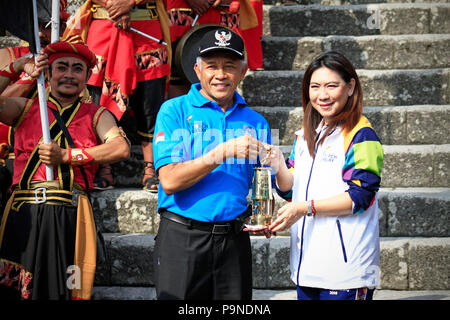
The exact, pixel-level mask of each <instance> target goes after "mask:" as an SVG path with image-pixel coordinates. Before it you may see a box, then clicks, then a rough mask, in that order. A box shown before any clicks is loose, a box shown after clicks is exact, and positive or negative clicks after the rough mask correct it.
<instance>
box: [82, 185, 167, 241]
mask: <svg viewBox="0 0 450 320" xmlns="http://www.w3.org/2000/svg"><path fill="white" fill-rule="evenodd" d="M91 199H92V204H93V207H94V208H95V210H94V212H95V216H96V222H97V225H98V227H99V228H100V230H102V231H103V232H121V233H142V232H145V233H156V232H157V230H158V227H159V215H158V214H157V206H158V203H157V194H153V193H149V192H147V191H144V190H126V189H113V190H109V191H108V192H93V193H92V194H91Z"/></svg>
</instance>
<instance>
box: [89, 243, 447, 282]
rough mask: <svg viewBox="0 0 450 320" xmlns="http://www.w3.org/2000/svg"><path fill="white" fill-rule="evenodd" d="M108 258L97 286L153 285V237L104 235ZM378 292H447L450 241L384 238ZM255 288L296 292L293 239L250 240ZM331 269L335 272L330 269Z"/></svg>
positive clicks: (99, 272)
mask: <svg viewBox="0 0 450 320" xmlns="http://www.w3.org/2000/svg"><path fill="white" fill-rule="evenodd" d="M104 238H105V244H106V245H105V247H106V250H107V259H106V260H105V261H104V262H103V263H99V264H98V266H97V271H96V278H95V286H126V287H142V286H145V287H148V286H153V285H154V279H153V272H154V268H153V261H152V259H153V250H154V246H155V240H154V235H152V234H125V235H124V234H105V235H104ZM380 243H381V255H380V285H379V288H380V289H390V290H448V289H449V288H450V279H449V277H448V265H449V263H450V238H381V241H380ZM251 244H252V255H253V287H254V288H255V289H256V288H258V289H271V288H272V289H273V288H278V289H279V288H293V287H294V286H295V284H294V283H293V282H292V281H291V280H290V274H289V247H290V239H289V237H284V236H277V237H273V238H271V239H266V238H265V237H258V236H252V237H251ZM330 268H331V267H330Z"/></svg>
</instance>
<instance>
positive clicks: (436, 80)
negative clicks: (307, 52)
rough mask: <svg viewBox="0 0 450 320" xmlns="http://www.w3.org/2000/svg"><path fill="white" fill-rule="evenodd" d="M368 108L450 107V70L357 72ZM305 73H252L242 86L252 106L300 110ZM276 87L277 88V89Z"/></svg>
mask: <svg viewBox="0 0 450 320" xmlns="http://www.w3.org/2000/svg"><path fill="white" fill-rule="evenodd" d="M356 71H357V73H358V76H359V79H360V82H361V86H362V89H363V96H364V105H365V106H396V105H397V106H401V105H423V104H437V105H441V104H450V69H449V68H441V69H426V70H419V69H410V70H406V69H396V70H367V69H357V70H356ZM303 74H304V72H303V71H287V70H284V71H251V72H248V73H247V75H246V77H245V78H244V80H243V81H242V82H241V84H240V86H239V92H240V93H241V95H242V96H243V97H245V100H246V101H247V103H248V104H249V105H250V106H298V107H299V106H301V92H302V78H303ZM274 84H276V85H274Z"/></svg>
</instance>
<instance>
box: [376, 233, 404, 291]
mask: <svg viewBox="0 0 450 320" xmlns="http://www.w3.org/2000/svg"><path fill="white" fill-rule="evenodd" d="M408 246H409V245H408V239H394V238H387V239H381V240H380V250H381V252H380V282H381V285H380V287H381V288H383V289H396V290H405V289H408V255H407V253H408V252H407V251H408Z"/></svg>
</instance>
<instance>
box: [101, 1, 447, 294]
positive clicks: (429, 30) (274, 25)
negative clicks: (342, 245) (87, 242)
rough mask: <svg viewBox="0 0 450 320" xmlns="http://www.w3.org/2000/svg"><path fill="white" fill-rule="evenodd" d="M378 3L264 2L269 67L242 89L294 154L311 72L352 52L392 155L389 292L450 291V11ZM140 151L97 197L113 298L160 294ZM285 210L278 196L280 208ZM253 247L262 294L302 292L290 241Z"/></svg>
mask: <svg viewBox="0 0 450 320" xmlns="http://www.w3.org/2000/svg"><path fill="white" fill-rule="evenodd" d="M376 2H380V1H377V0H366V1H365V0H351V1H348V2H342V1H334V0H331V1H322V3H321V2H320V0H301V4H298V5H282V4H280V3H276V2H274V1H271V0H264V36H263V39H262V43H263V50H264V71H254V72H249V73H248V74H247V76H246V78H245V79H244V81H243V83H242V84H241V86H240V88H239V91H240V93H241V94H242V95H243V96H244V97H245V99H246V100H247V102H248V104H249V105H250V106H252V108H253V109H255V110H256V111H258V112H260V113H261V114H263V115H264V116H265V117H266V119H267V120H268V121H269V123H270V125H271V128H272V135H273V139H274V141H275V142H278V145H280V146H281V147H282V149H283V151H284V152H285V154H286V155H287V154H288V153H289V152H290V147H291V144H292V142H293V138H294V132H295V131H296V130H297V129H298V128H299V127H300V124H301V120H302V113H303V112H302V108H301V104H300V101H301V99H300V93H301V79H302V76H303V70H304V69H305V68H306V67H307V65H308V64H309V62H310V61H311V60H312V58H313V57H315V56H317V55H318V54H320V53H322V52H324V51H327V50H339V51H341V52H343V53H344V54H346V56H347V57H348V58H349V59H350V60H351V61H352V63H353V64H354V65H355V67H356V69H357V72H358V74H359V76H360V80H361V83H362V85H363V90H364V101H365V109H364V114H365V115H366V116H367V117H368V118H369V120H370V121H371V123H372V124H373V126H374V128H375V130H376V131H377V133H378V134H379V136H380V138H381V140H382V143H383V147H384V151H385V161H384V168H383V172H382V188H381V190H380V192H379V206H380V212H379V213H380V235H381V283H380V285H379V289H390V290H449V289H450V279H449V276H450V268H449V265H450V175H449V170H450V129H449V125H450V4H449V3H448V1H447V2H441V3H438V2H436V1H433V2H431V3H430V2H427V3H407V2H401V3H385V2H384V1H383V3H376ZM132 121H133V120H132V119H128V120H127V119H125V124H124V125H125V126H126V125H127V124H128V125H129V126H130V127H132V126H133V123H132ZM132 140H133V137H132ZM132 154H133V155H132V157H131V159H130V160H128V161H126V162H124V163H119V164H116V165H114V169H115V171H116V173H117V174H118V175H117V182H118V184H119V188H117V189H115V190H111V191H105V192H98V193H94V194H93V203H94V207H95V208H96V219H97V221H98V223H99V225H100V226H101V228H102V230H103V231H104V234H105V238H106V242H107V244H108V254H109V257H108V260H107V263H105V264H104V265H102V266H101V267H100V268H99V269H100V270H99V272H98V274H97V278H96V286H98V287H96V295H97V297H98V298H101V299H111V298H112V299H114V298H124V299H125V298H126V297H130V295H131V297H132V298H134V299H136V298H144V299H153V298H154V296H155V294H154V289H153V287H152V286H153V278H152V272H153V267H152V252H153V247H154V233H155V232H156V230H157V228H158V223H159V217H158V216H157V214H156V208H157V197H156V196H155V195H152V194H149V193H146V192H144V191H140V190H137V189H136V187H138V186H139V181H140V178H141V172H140V170H136V168H139V167H142V164H141V160H142V155H141V152H140V147H139V146H137V145H135V146H133V150H132ZM283 203H284V200H282V199H280V198H278V197H277V207H279V206H281V205H283ZM252 248H253V268H254V279H253V285H254V288H255V289H256V288H257V289H280V288H293V287H294V284H293V283H292V282H291V281H290V280H289V237H288V234H284V235H281V236H277V237H274V238H272V239H265V238H263V237H256V236H254V237H252ZM113 287H115V289H114V288H113Z"/></svg>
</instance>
